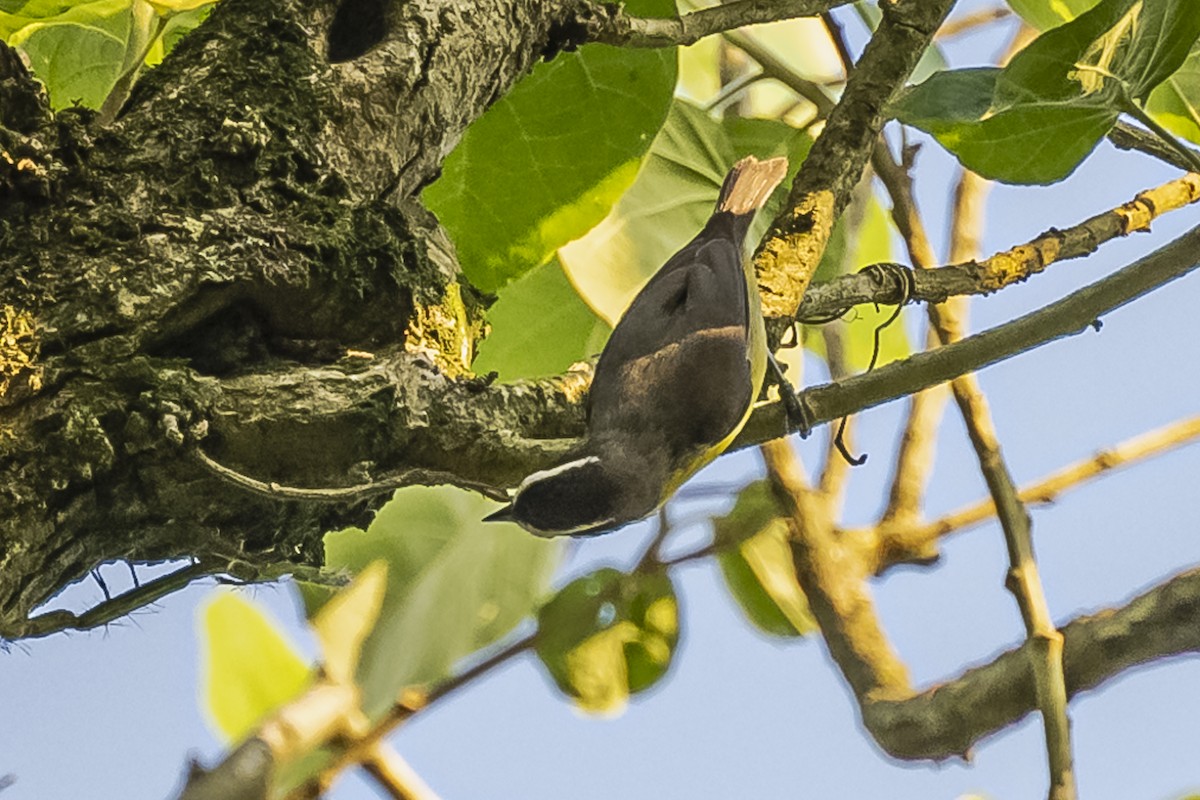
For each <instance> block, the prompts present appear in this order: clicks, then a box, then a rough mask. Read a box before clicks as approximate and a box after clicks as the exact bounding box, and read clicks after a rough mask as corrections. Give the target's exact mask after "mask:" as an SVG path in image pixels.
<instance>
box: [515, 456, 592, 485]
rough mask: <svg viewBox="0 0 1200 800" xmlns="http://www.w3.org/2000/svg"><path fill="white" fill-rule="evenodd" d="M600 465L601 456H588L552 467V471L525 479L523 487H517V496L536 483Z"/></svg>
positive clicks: (536, 473)
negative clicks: (574, 470)
mask: <svg viewBox="0 0 1200 800" xmlns="http://www.w3.org/2000/svg"><path fill="white" fill-rule="evenodd" d="M599 463H600V457H599V456H587V457H586V458H577V459H575V460H574V461H568V462H567V463H565V464H559V465H558V466H557V467H551V468H550V469H544V470H542V471H541V472H535V473H533V474H532V475H530V476H529V477H527V478H525V480H523V481H521V485H520V486H518V487H517V494H520V493H521V491H522V490H523V489H524V488H525V487H526V486H528V485H529V484H531V483H535V482H537V481H540V480H544V479H546V478H552V477H554V476H555V475H561V474H562V473H564V472H567V471H568V470H572V469H578V468H579V467H586V466H587V465H588V464H599Z"/></svg>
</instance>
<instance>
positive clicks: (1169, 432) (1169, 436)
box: [847, 416, 1200, 569]
mask: <svg viewBox="0 0 1200 800" xmlns="http://www.w3.org/2000/svg"><path fill="white" fill-rule="evenodd" d="M1197 438H1200V416H1196V417H1189V418H1188V419H1184V420H1180V421H1178V422H1173V423H1171V424H1170V425H1165V426H1163V427H1161V428H1158V429H1157V430H1153V431H1150V432H1148V433H1144V434H1141V435H1140V436H1136V437H1134V438H1132V439H1128V440H1126V441H1124V442H1121V443H1119V444H1116V445H1114V446H1113V447H1110V448H1106V449H1104V450H1101V451H1099V452H1097V453H1096V454H1095V455H1093V456H1091V457H1090V458H1085V459H1082V460H1080V461H1076V462H1075V463H1073V464H1069V465H1067V466H1065V467H1063V468H1062V469H1059V470H1057V471H1055V472H1052V473H1050V474H1049V475H1046V476H1044V477H1042V478H1039V479H1038V480H1036V481H1034V482H1032V483H1030V484H1029V485H1027V486H1026V487H1025V488H1023V489H1021V490H1020V491H1019V492H1018V494H1017V496H1018V497H1019V498H1020V499H1021V502H1023V503H1025V504H1026V505H1050V504H1051V503H1053V502H1055V501H1056V500H1057V499H1058V498H1059V496H1060V495H1062V494H1063V493H1064V492H1066V491H1068V490H1070V489H1074V488H1077V487H1079V486H1082V485H1083V484H1085V483H1087V482H1089V481H1091V480H1094V479H1096V478H1098V477H1100V476H1102V475H1105V474H1108V473H1109V472H1111V471H1114V470H1117V469H1121V468H1123V467H1127V466H1130V465H1132V464H1135V463H1137V462H1139V461H1144V460H1146V459H1148V458H1152V457H1153V456H1157V455H1160V454H1162V453H1166V452H1169V451H1171V450H1174V449H1175V448H1177V447H1182V446H1183V445H1185V444H1189V443H1191V442H1193V441H1194V440H1196V439H1197ZM995 515H996V504H995V503H994V502H993V501H992V500H991V499H990V498H989V499H984V500H979V501H978V502H976V503H972V504H971V505H969V506H965V507H963V508H960V509H957V510H955V511H952V512H950V513H949V514H946V515H945V516H942V517H939V518H938V519H936V520H934V521H932V522H927V523H921V524H914V525H912V526H910V527H908V528H899V529H896V530H893V531H891V532H890V535H891V536H893V537H895V538H896V539H898V540H901V541H903V543H904V544H903V548H901V549H913V550H920V549H923V548H926V547H927V546H928V545H929V543H932V542H936V541H937V540H939V539H941V538H942V537H944V536H946V535H948V534H951V533H957V532H960V531H964V530H967V529H969V528H972V527H974V526H976V525H979V524H980V523H983V522H987V521H988V520H989V519H991V518H992V517H994V516H995ZM847 533H848V534H850V535H853V536H859V535H862V534H863V533H865V531H859V530H853V531H847ZM888 566H890V565H889V564H888V563H887V561H886V560H885V561H884V562H882V563H881V564H880V565H879V569H886V568H887V567H888Z"/></svg>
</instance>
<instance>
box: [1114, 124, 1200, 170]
mask: <svg viewBox="0 0 1200 800" xmlns="http://www.w3.org/2000/svg"><path fill="white" fill-rule="evenodd" d="M1108 140H1109V141H1110V142H1112V143H1113V144H1114V145H1116V146H1117V147H1119V148H1120V149H1122V150H1139V151H1141V152H1143V153H1145V154H1146V155H1148V156H1153V157H1154V158H1157V159H1158V160H1159V161H1164V162H1166V163H1168V164H1170V165H1171V166H1173V167H1178V168H1179V169H1181V170H1184V171H1185V172H1191V171H1192V170H1193V169H1194V167H1193V166H1192V164H1193V159H1192V158H1191V157H1190V156H1189V157H1186V158H1185V157H1184V156H1183V155H1182V154H1181V153H1180V152H1179V148H1178V147H1169V146H1167V144H1166V143H1165V142H1164V141H1163V140H1162V139H1160V138H1159V137H1157V136H1155V135H1154V134H1152V133H1149V132H1147V131H1144V130H1142V129H1141V128H1138V127H1136V126H1134V125H1130V124H1129V123H1128V122H1118V123H1117V124H1116V125H1114V126H1113V129H1112V130H1111V131H1109V132H1108ZM1180 146H1181V147H1182V145H1180ZM1185 149H1187V150H1189V151H1191V148H1185ZM1191 152H1193V153H1194V151H1191Z"/></svg>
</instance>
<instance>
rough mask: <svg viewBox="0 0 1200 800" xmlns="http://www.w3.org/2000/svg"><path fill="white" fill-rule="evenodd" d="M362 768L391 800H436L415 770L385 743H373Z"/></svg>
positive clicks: (435, 795)
mask: <svg viewBox="0 0 1200 800" xmlns="http://www.w3.org/2000/svg"><path fill="white" fill-rule="evenodd" d="M362 766H363V769H364V770H365V771H366V773H367V774H368V775H370V776H371V777H372V778H374V779H375V783H376V784H378V785H379V787H380V788H381V789H383V791H384V792H386V793H387V796H388V797H391V798H392V800H438V795H437V793H436V792H434V791H433V789H430V788H429V786H428V785H427V784H426V783H425V781H423V780H421V776H420V775H418V774H417V772H416V770H414V769H413V768H412V767H411V766H409V764H408V762H407V761H405V760H404V759H403V758H401V757H400V754H399V753H397V752H396V751H395V750H393V749H392V748H390V747H388V745H387V743H385V742H376V743H375V746H374V747H372V748H371V751H370V752H369V753H368V754H367V757H366V758H365V759H364V760H363V762H362Z"/></svg>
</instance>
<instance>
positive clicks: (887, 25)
mask: <svg viewBox="0 0 1200 800" xmlns="http://www.w3.org/2000/svg"><path fill="white" fill-rule="evenodd" d="M951 5H953V3H952V2H951V0H921V1H920V2H918V1H917V0H897V2H892V3H884V4H882V5H881V9H882V11H883V19H882V20H881V21H880V24H879V28H878V29H877V30H876V31H875V35H874V36H872V37H871V41H870V43H869V44H868V45H867V48H866V50H865V51H864V52H863V55H862V58H860V59H859V62H858V65H857V68H856V69H855V70H854V74H853V75H852V76H851V77H850V80H849V81H848V82H847V83H846V89H845V91H844V92H843V94H842V97H841V100H839V102H838V104H837V107H836V108H834V109H833V111H831V112H830V114H829V118H828V119H827V120H826V123H825V129H824V130H823V131H822V133H821V135H820V136H819V137H818V138H817V141H816V142H815V143H814V144H813V147H812V150H811V151H810V152H809V154H808V157H807V158H806V159H805V160H804V164H803V165H802V166H801V168H800V171H799V173H797V175H796V179H795V181H794V182H793V184H792V188H791V192H790V194H789V197H788V202H787V204H786V206H785V209H784V211H783V212H781V214H780V216H779V217H778V218H776V220H775V222H774V224H773V225H772V226H771V230H770V231H769V233H768V235H767V238H766V240H765V241H764V242H763V244H762V245H761V246H760V247H759V251H758V254H757V256H756V261H755V265H756V268H757V270H758V281H759V285H760V287H761V288H762V290H763V311H764V313H765V314H766V315H767V317H768V318H769V319H774V320H775V321H776V322H775V323H773V325H772V327H773V328H774V329H775V331H776V333H778V332H779V331H781V330H782V329H783V327H786V325H787V324H789V323H790V320H792V319H793V318H794V317H795V315H796V312H797V309H798V308H799V306H800V299H801V298H802V297H803V295H804V290H805V289H806V287H807V286H808V282H809V281H810V280H811V278H812V275H813V272H814V271H815V270H816V268H817V264H818V263H819V262H820V259H821V254H822V253H823V252H824V251H825V245H826V243H827V242H828V239H829V234H830V232H831V231H832V230H833V223H834V222H835V221H836V220H837V218H838V216H840V215H841V212H842V209H844V208H845V206H846V203H847V202H848V201H849V198H850V193H851V191H852V190H853V188H854V185H855V184H856V183H857V182H858V180H859V178H860V177H861V175H862V171H863V168H864V167H865V166H866V164H867V160H868V159H869V157H870V154H871V149H872V147H873V146H874V143H875V140H876V138H877V137H878V135H879V131H880V130H881V129H882V127H883V123H884V114H883V109H884V106H885V105H886V104H887V102H888V101H889V100H890V99H891V97H892V95H893V94H895V92H896V91H897V90H898V89H899V88H900V87H901V86H902V85H903V84H904V81H905V80H906V79H907V78H908V76H909V75H910V74H911V73H912V70H913V68H914V67H915V66H916V64H917V61H918V59H919V58H920V56H921V53H922V52H924V50H925V48H926V47H928V45H929V42H930V41H931V40H932V38H933V34H934V31H936V30H937V28H938V27H939V26H940V25H941V23H942V20H943V19H944V18H945V16H946V14H947V13H948V12H949V10H950V6H951Z"/></svg>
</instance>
